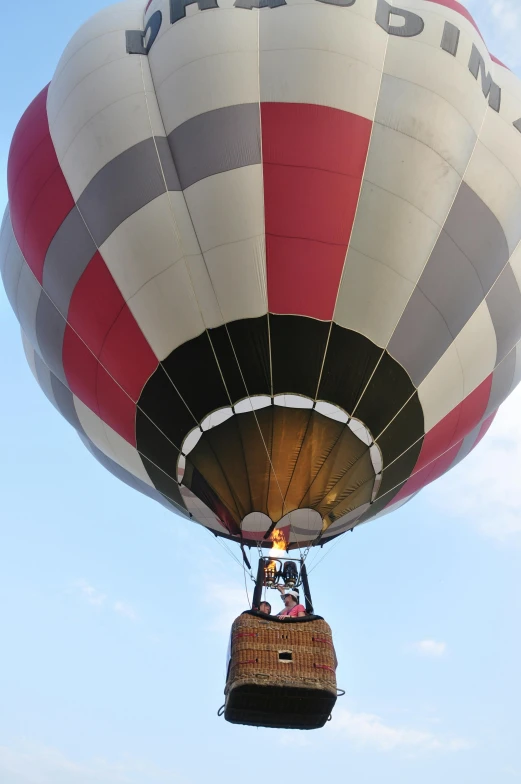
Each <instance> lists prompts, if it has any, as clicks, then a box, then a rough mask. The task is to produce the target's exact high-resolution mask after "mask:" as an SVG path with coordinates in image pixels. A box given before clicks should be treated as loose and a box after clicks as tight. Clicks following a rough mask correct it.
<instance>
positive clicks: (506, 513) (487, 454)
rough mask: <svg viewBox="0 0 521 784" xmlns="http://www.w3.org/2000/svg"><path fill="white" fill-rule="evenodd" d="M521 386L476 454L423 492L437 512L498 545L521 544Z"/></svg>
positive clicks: (502, 407) (496, 420) (508, 401)
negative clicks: (478, 532) (500, 543)
mask: <svg viewBox="0 0 521 784" xmlns="http://www.w3.org/2000/svg"><path fill="white" fill-rule="evenodd" d="M520 476H521V387H519V388H518V389H517V390H516V391H515V392H514V393H513V394H512V395H511V396H510V397H509V398H508V400H507V401H506V402H505V403H503V405H502V406H501V408H500V409H499V413H498V414H497V416H496V419H495V421H494V423H493V424H492V427H491V428H490V430H489V432H488V433H487V435H486V436H485V438H484V439H483V441H482V442H481V443H480V444H478V446H477V447H476V449H475V450H474V451H473V452H472V453H471V454H470V455H469V456H468V457H467V458H466V459H465V460H463V461H462V462H461V463H460V464H459V465H458V466H457V467H456V468H454V469H453V470H452V471H450V472H449V473H447V474H446V475H445V476H443V477H442V478H441V479H439V480H438V481H437V482H435V483H434V484H432V485H430V486H429V488H427V490H426V491H425V493H426V498H427V499H429V501H430V503H431V504H432V505H433V506H434V507H435V508H437V509H439V510H441V511H443V512H444V513H445V514H449V515H450V516H451V517H456V518H458V519H459V520H462V521H464V522H466V523H467V524H470V525H473V526H475V527H476V528H477V529H478V530H479V531H480V532H481V533H482V534H484V535H485V536H487V537H491V538H494V539H496V540H498V541H500V542H506V541H509V542H511V541H513V540H517V541H519V542H520V543H521V492H520V483H519V477H520Z"/></svg>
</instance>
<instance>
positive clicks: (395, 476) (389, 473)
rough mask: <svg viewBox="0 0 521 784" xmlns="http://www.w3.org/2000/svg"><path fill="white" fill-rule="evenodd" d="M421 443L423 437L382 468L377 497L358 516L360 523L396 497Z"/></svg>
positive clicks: (416, 456)
mask: <svg viewBox="0 0 521 784" xmlns="http://www.w3.org/2000/svg"><path fill="white" fill-rule="evenodd" d="M422 444H423V439H421V440H420V441H419V443H418V444H415V446H413V447H411V448H410V449H409V450H408V451H407V452H405V454H403V455H402V456H401V457H399V458H398V460H396V461H395V462H394V463H393V464H392V465H390V466H389V468H387V469H386V468H384V472H383V474H382V483H381V485H380V488H379V491H378V497H377V499H376V501H375V502H374V504H371V507H370V508H369V509H368V510H367V512H366V513H365V514H364V515H362V517H361V518H360V522H361V523H363V522H365V521H366V520H370V519H371V517H374V516H375V515H376V514H378V513H379V512H381V511H382V510H383V509H385V507H386V506H388V505H389V504H390V503H391V501H392V500H393V498H396V496H397V495H398V493H399V492H400V490H401V489H402V487H403V485H404V484H405V482H406V481H407V479H408V478H409V477H410V475H411V474H412V472H413V470H414V466H415V465H416V461H417V460H418V456H419V454H420V450H421V448H422Z"/></svg>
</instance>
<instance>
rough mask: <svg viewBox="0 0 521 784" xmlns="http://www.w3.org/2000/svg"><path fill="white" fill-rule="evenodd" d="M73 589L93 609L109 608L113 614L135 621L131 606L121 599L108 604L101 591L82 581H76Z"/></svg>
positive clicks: (135, 614) (135, 616)
mask: <svg viewBox="0 0 521 784" xmlns="http://www.w3.org/2000/svg"><path fill="white" fill-rule="evenodd" d="M74 587H75V589H76V590H77V591H78V592H79V594H80V596H81V597H82V599H83V600H84V601H85V602H87V604H90V605H92V606H93V607H109V606H110V608H111V609H112V610H113V611H114V612H115V613H117V614H118V615H121V616H122V617H123V618H127V619H128V620H129V621H137V618H138V616H137V613H136V611H135V610H134V608H133V607H132V605H131V604H129V603H128V602H123V601H121V599H117V600H116V601H114V602H112V603H110V604H109V600H108V597H107V595H106V594H104V593H102V592H101V591H98V589H97V588H94V586H93V585H91V584H90V583H89V582H88V581H87V580H84V579H81V580H76V582H75V583H74Z"/></svg>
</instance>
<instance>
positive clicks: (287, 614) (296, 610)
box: [277, 586, 306, 618]
mask: <svg viewBox="0 0 521 784" xmlns="http://www.w3.org/2000/svg"><path fill="white" fill-rule="evenodd" d="M277 588H278V589H279V591H280V592H281V594H282V601H283V602H284V609H283V610H281V611H280V612H279V613H277V616H278V617H279V618H302V617H303V616H304V615H305V614H306V608H305V607H304V605H303V604H300V603H299V596H298V593H297V591H293V590H291V591H288V590H287V589H286V588H284V587H282V586H277Z"/></svg>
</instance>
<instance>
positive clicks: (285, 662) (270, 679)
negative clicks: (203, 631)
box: [224, 612, 337, 729]
mask: <svg viewBox="0 0 521 784" xmlns="http://www.w3.org/2000/svg"><path fill="white" fill-rule="evenodd" d="M231 634H232V639H231V642H232V646H231V659H230V666H229V669H228V680H227V683H226V688H225V692H224V693H225V695H226V703H225V708H224V717H225V719H227V721H230V722H232V723H233V724H250V725H255V726H261V727H286V728H298V729H316V728H317V727H323V726H324V724H325V723H326V721H327V719H328V718H329V716H330V714H331V711H332V709H333V706H334V704H335V702H336V696H337V687H336V675H335V669H336V656H335V650H334V648H333V640H332V636H331V629H330V628H329V626H328V624H327V623H326V622H325V621H324V620H323V619H322V618H319V617H317V616H311V617H310V616H308V617H306V618H291V619H288V620H274V619H268V618H267V617H266V616H264V615H262V614H260V613H255V612H250V613H243V615H240V616H239V617H238V618H237V619H236V620H235V621H234V623H233V626H232V633H231Z"/></svg>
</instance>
